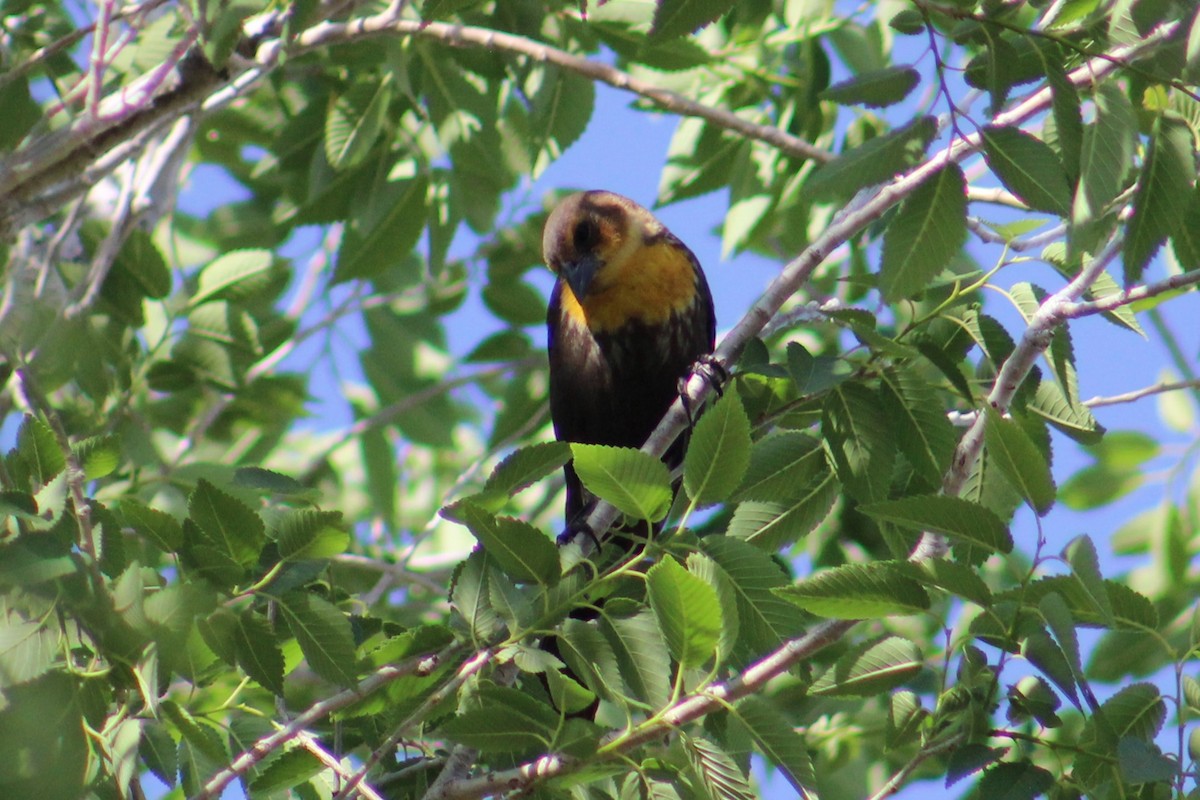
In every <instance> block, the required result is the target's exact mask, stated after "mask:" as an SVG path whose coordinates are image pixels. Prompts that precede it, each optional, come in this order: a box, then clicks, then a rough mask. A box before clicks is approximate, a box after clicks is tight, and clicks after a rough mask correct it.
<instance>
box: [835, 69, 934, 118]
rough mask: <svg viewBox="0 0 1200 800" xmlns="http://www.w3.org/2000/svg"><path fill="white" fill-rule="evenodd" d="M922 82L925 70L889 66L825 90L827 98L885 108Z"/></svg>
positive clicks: (836, 101)
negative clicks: (921, 71) (922, 73)
mask: <svg viewBox="0 0 1200 800" xmlns="http://www.w3.org/2000/svg"><path fill="white" fill-rule="evenodd" d="M920 82H921V73H919V72H917V71H916V70H915V69H913V68H912V67H908V66H903V67H888V68H886V69H879V70H872V71H870V72H864V73H861V74H859V75H855V76H854V77H853V78H850V79H849V80H845V81H840V82H838V83H835V84H833V85H832V86H830V87H829V88H828V89H825V90H824V91H822V92H821V97H822V98H823V99H825V100H832V101H833V102H835V103H840V104H842V105H855V104H859V103H861V104H862V105H864V106H867V107H868V108H883V107H884V106H890V105H892V104H893V103H899V102H900V101H901V100H903V99H904V98H905V97H908V95H909V93H910V92H911V91H912V90H913V89H915V88H917V84H918V83H920Z"/></svg>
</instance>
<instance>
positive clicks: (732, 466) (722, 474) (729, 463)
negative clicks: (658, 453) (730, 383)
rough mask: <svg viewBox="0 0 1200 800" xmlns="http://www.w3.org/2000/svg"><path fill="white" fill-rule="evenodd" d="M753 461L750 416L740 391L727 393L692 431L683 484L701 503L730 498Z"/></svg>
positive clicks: (685, 461)
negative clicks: (751, 456)
mask: <svg viewBox="0 0 1200 800" xmlns="http://www.w3.org/2000/svg"><path fill="white" fill-rule="evenodd" d="M749 463H750V418H749V417H748V416H746V410H745V409H744V408H743V407H742V400H741V396H740V395H739V394H738V393H737V392H725V394H724V395H723V396H722V397H721V399H720V400H718V401H717V402H716V403H715V404H714V405H713V406H712V408H710V409H708V411H706V412H705V413H704V416H702V417H701V418H700V421H699V422H697V423H696V428H695V430H694V431H693V432H692V438H691V441H690V442H689V443H688V450H687V454H686V456H685V457H684V460H683V486H684V488H685V489H687V493H688V496H689V497H691V498H692V499H693V500H695V501H696V503H697V504H698V505H701V506H706V505H712V504H714V503H719V502H722V501H724V500H727V499H729V496H730V495H731V494H732V493H733V490H734V489H735V488H737V486H738V485H739V484H740V483H741V481H742V476H743V475H745V473H746V467H747V466H748V465H749Z"/></svg>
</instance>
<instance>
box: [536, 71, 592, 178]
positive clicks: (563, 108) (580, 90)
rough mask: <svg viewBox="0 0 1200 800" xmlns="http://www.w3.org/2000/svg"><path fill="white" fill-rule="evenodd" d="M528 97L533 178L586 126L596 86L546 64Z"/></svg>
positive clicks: (587, 80) (571, 73)
mask: <svg viewBox="0 0 1200 800" xmlns="http://www.w3.org/2000/svg"><path fill="white" fill-rule="evenodd" d="M531 100H532V109H531V113H530V118H529V127H530V135H529V142H530V147H531V151H532V153H533V161H534V163H533V170H532V172H531V176H532V177H533V178H534V179H536V178H537V177H538V176H539V175H541V174H542V172H543V171H544V170H545V169H546V167H548V166H550V164H552V163H554V162H555V161H556V160H558V158H559V157H560V156H561V155H562V154H563V153H564V152H566V150H567V148H568V147H570V146H571V145H572V144H574V143H575V141H576V140H577V139H579V137H580V136H582V135H583V132H584V131H585V130H586V129H587V126H588V122H589V121H591V118H592V111H593V108H594V106H595V103H596V86H595V84H594V83H593V82H592V81H591V80H590V79H588V78H585V77H583V76H582V75H578V74H576V73H574V72H571V71H568V70H563V69H557V68H555V67H549V66H547V67H545V68H544V72H543V79H542V85H541V86H540V87H538V90H537V91H536V92H535V93H534V94H533V96H532V98H531Z"/></svg>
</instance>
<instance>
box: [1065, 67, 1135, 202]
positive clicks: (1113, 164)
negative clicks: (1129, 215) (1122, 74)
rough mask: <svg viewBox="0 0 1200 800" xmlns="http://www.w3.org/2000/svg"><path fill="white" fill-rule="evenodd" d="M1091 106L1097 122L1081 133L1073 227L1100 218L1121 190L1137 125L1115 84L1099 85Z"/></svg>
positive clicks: (1118, 87) (1103, 83)
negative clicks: (1093, 107)
mask: <svg viewBox="0 0 1200 800" xmlns="http://www.w3.org/2000/svg"><path fill="white" fill-rule="evenodd" d="M1094 102H1095V104H1096V120H1095V122H1093V123H1091V124H1090V125H1088V126H1087V127H1086V128H1085V129H1084V132H1083V146H1082V149H1081V151H1080V168H1079V185H1078V187H1077V188H1076V190H1075V202H1074V205H1073V207H1072V210H1071V224H1072V226H1078V225H1083V224H1085V223H1089V222H1092V221H1094V220H1097V219H1099V218H1100V216H1101V215H1102V214H1103V213H1104V211H1105V209H1107V208H1108V205H1109V204H1110V203H1111V202H1112V201H1113V200H1114V199H1116V197H1117V195H1118V194H1119V193H1120V192H1121V190H1122V188H1124V184H1125V176H1126V175H1127V174H1128V172H1129V168H1130V164H1132V163H1133V148H1134V137H1135V135H1136V132H1137V123H1136V121H1135V119H1134V115H1133V107H1132V106H1131V105H1130V104H1129V99H1128V98H1127V97H1126V95H1125V92H1124V90H1122V89H1121V87H1120V86H1118V85H1117V84H1115V83H1110V82H1102V83H1101V84H1100V85H1099V86H1097V87H1096V92H1095V95H1094Z"/></svg>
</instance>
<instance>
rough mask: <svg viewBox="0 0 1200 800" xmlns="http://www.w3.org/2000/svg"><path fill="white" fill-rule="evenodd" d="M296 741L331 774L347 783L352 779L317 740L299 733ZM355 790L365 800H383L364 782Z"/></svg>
mask: <svg viewBox="0 0 1200 800" xmlns="http://www.w3.org/2000/svg"><path fill="white" fill-rule="evenodd" d="M296 740H297V741H298V742H300V744H301V746H303V747H304V749H305V750H307V751H308V752H310V753H312V754H313V755H314V756H316V757H317V760H318V761H320V762H321V763H322V764H324V765H325V766H326V767H328V768H329V769H331V770H333V772H334V773H335V774H337V775H338V776H339V777H341V779H342V780H344V781H349V780H350V779H351V778H352V777H353V773H351V772H350V770H349V769H347V768H346V767H345V766H344V765H343V764H342V762H341V761H339V760H338V759H337V757H336V756H334V755H333V754H332V753H330V752H329V751H328V750H326V749H325V748H324V747H322V746H321V743H320V742H318V741H317V738H316V737H315V736H313V735H312V734H311V733H309V732H308V731H300V732H299V733H297V734H296ZM355 788H356V789H357V790H358V794H360V795H362V796H363V797H365V798H367V800H383V796H382V795H380V794H379V792H377V791H375V789H374V787H372V786H371V784H369V783H367V782H366V781H360V782H359V783H358V784H357V786H356V787H355Z"/></svg>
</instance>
